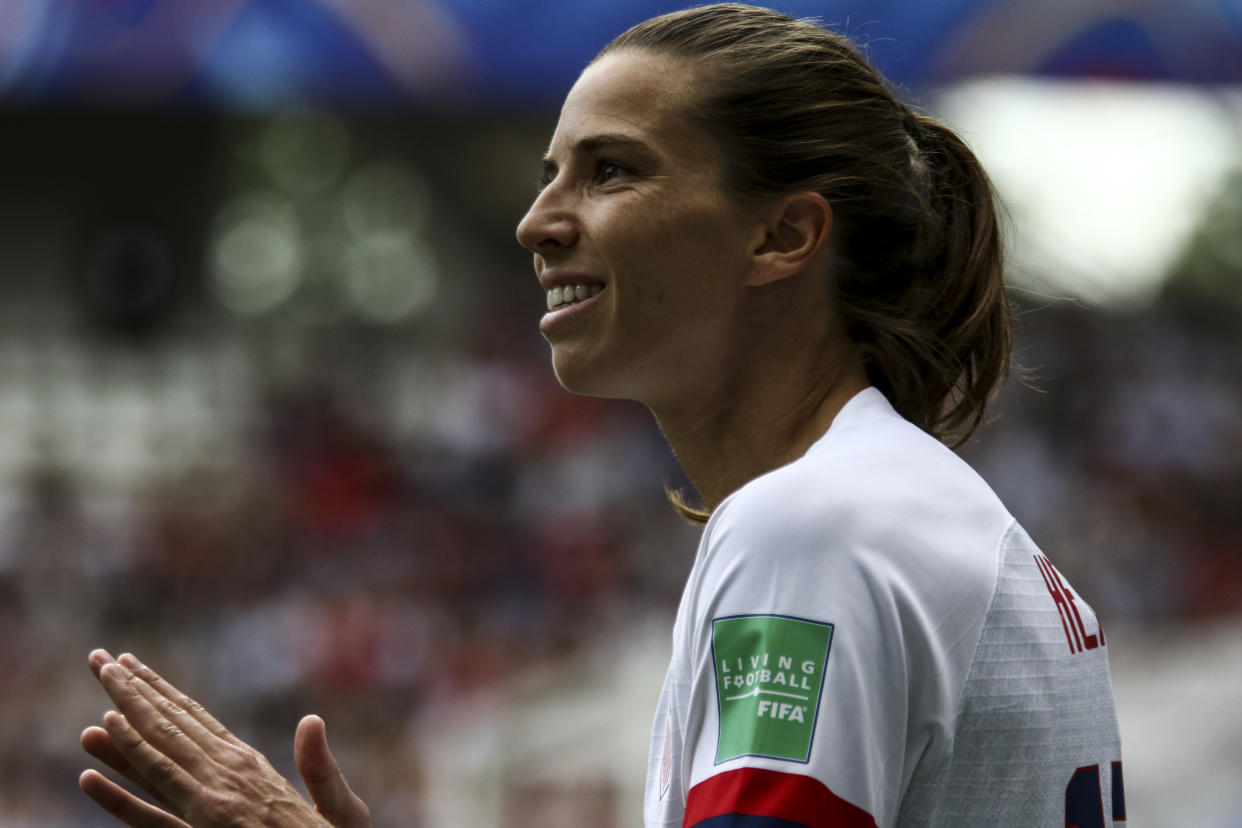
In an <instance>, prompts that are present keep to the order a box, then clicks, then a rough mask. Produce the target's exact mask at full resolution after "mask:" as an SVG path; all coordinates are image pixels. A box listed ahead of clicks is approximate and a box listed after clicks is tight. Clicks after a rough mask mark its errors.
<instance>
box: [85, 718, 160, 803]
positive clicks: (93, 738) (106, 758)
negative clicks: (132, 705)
mask: <svg viewBox="0 0 1242 828" xmlns="http://www.w3.org/2000/svg"><path fill="white" fill-rule="evenodd" d="M81 742H82V748H83V750H85V751H86V752H87V753H89V754H90V755H91V756H94V757H95V758H96V759H98V760H99V761H101V762H103V763H104V764H105V765H107V766H108V767H110V768H112V769H113V770H114V771H116V772H117V773H119V774H121V775H122V776H124V777H125V778H126V779H128V780H129V781H130V782H133V783H134V784H135V785H137V786H138V787H140V788H142V789H143V790H144V791H146V792H147V793H148V794H150V795H151V796H152V797H154V798H155V799H156V801H158V802H159V803H160V804H161V805H163V806H164V807H165V808H167V809H168V810H174V808H173V807H172V804H171V803H170V802H168V800H167V799H165V798H164V797H163V795H162V794H160V792H159V791H157V790H155V789H154V788H152V787H151V784H150V783H149V782H147V780H146V779H144V778H143V776H142V774H140V773H138V771H136V770H134V768H133V766H132V765H130V764H129V760H127V759H126V758H125V757H124V756H122V755H121V752H120V751H119V750H117V748H116V745H115V744H113V743H112V737H111V736H109V735H108V731H106V730H104V729H103V728H102V727H88V728H87V729H86V730H83V731H82V737H81Z"/></svg>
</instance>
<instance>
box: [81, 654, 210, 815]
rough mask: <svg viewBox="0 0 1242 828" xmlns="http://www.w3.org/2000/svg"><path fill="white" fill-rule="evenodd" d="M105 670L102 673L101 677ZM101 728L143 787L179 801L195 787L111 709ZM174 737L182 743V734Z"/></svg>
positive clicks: (165, 757) (164, 753)
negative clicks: (139, 778) (138, 775)
mask: <svg viewBox="0 0 1242 828" xmlns="http://www.w3.org/2000/svg"><path fill="white" fill-rule="evenodd" d="M108 672H109V671H108V670H107V669H105V670H104V674H105V676H106V675H107V673H108ZM104 727H105V728H106V729H107V732H108V736H109V737H110V738H111V739H112V743H113V744H114V745H116V749H117V750H118V751H119V752H120V754H121V756H123V757H124V758H125V760H126V761H127V762H129V764H130V766H131V767H132V768H133V769H134V770H135V771H136V772H137V773H139V774H141V775H142V778H143V779H144V780H145V784H146V785H149V786H150V787H152V788H154V789H155V790H156V791H158V792H159V793H161V794H163V795H164V796H167V797H168V799H169V800H170V801H173V802H177V801H183V800H185V799H186V798H187V796H188V795H189V794H191V793H192V792H193V791H194V790H195V789H196V788H197V784H196V783H195V780H194V778H193V777H192V776H190V774H189V773H187V772H186V771H185V769H184V768H182V767H181V765H179V764H178V763H177V762H176V761H174V759H173V758H172V757H171V756H170V755H169V754H168V752H166V751H165V750H161V749H160V748H157V747H156V746H154V745H152V744H151V743H150V742H148V741H147V740H146V739H145V738H143V735H142V732H140V730H139V729H138V728H136V727H135V726H133V725H131V724H130V723H129V721H127V720H126V717H125V716H122V715H121V714H120V713H117V712H116V711H115V710H109V711H108V712H107V713H105V714H104ZM177 738H180V739H182V740H185V736H184V735H183V734H178V735H177Z"/></svg>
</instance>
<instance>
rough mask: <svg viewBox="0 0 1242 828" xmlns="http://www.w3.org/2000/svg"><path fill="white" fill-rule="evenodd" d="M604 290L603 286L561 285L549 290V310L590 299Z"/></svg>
mask: <svg viewBox="0 0 1242 828" xmlns="http://www.w3.org/2000/svg"><path fill="white" fill-rule="evenodd" d="M603 289H604V286H603V285H584V284H577V285H560V286H557V287H554V288H549V289H548V310H553V309H554V308H558V307H560V306H561V305H572V304H574V303H575V302H581V301H583V300H584V299H590V298H591V297H592V296H595V295H596V294H598V293H599V292H600V291H602V290H603Z"/></svg>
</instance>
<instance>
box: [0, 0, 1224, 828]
mask: <svg viewBox="0 0 1242 828" xmlns="http://www.w3.org/2000/svg"><path fill="white" fill-rule="evenodd" d="M777 5H778V6H779V7H780V8H782V9H783V10H786V11H790V12H792V13H795V14H800V15H819V16H821V17H823V19H825V20H826V21H828V22H830V23H834V24H838V25H839V26H840V27H841V28H843V29H844V30H845V31H846V32H847V33H849V34H850V35H851V36H853V37H855V38H857V39H859V40H861V41H864V42H866V43H867V44H868V49H869V53H870V54H871V56H872V58H873V59H874V60H875V61H876V62H877V63H878V64H879V65H880V67H881V68H882V69H883V70H884V71H885V72H886V73H888V74H889V75H890V77H892V78H894V79H895V80H896V81H897V82H898V83H900V84H902V85H903V86H904V88H905V89H906V90H907V91H908V92H909V93H910V95H911V96H912V97H913V98H914V99H915V100H916V101H918V102H920V103H921V104H922V105H924V106H926V107H927V108H928V109H930V110H932V111H934V112H939V113H941V114H942V115H944V116H945V117H947V118H949V119H950V120H951V121H953V122H954V123H955V124H957V125H958V126H959V127H960V128H961V129H962V130H963V131H964V133H965V134H966V136H967V138H968V139H969V140H971V142H972V144H974V145H975V146H976V148H977V149H978V151H979V152H980V153H981V155H982V156H983V157H984V160H985V163H987V164H988V166H989V168H990V169H992V171H993V174H994V177H995V178H996V180H997V184H998V186H999V187H1000V189H1001V192H1002V195H1003V197H1004V198H1005V200H1006V203H1007V206H1008V209H1009V212H1010V216H1011V225H1012V243H1013V248H1014V251H1015V255H1014V263H1013V268H1012V273H1011V278H1012V281H1013V284H1014V285H1015V289H1016V291H1017V296H1018V297H1019V300H1020V309H1021V314H1020V329H1019V334H1018V358H1019V361H1020V363H1021V364H1022V365H1023V366H1024V367H1025V369H1026V377H1025V380H1024V381H1014V382H1011V383H1010V386H1009V388H1008V390H1007V391H1006V393H1005V395H1004V396H1003V398H1002V400H1001V403H1000V405H999V406H998V411H997V420H996V422H995V423H994V424H993V425H992V426H991V427H990V428H989V429H988V430H986V431H985V432H984V433H983V434H982V435H981V436H980V437H978V438H977V439H976V440H975V441H974V442H973V443H972V444H971V445H970V446H969V447H968V448H967V449H966V450H965V454H966V456H967V458H968V459H969V460H970V461H971V462H972V463H973V464H975V466H976V467H977V468H978V469H979V470H980V471H981V472H982V473H983V474H984V476H985V477H987V478H988V480H989V481H990V482H991V483H992V484H993V485H994V486H995V488H996V489H997V490H998V491H999V492H1000V493H1001V495H1002V497H1003V498H1005V500H1006V501H1007V502H1008V503H1009V505H1010V506H1011V509H1012V510H1013V511H1014V512H1015V514H1016V515H1017V516H1018V517H1019V518H1020V519H1021V520H1022V521H1023V522H1024V524H1025V525H1026V526H1027V527H1028V528H1029V529H1030V531H1031V533H1032V535H1033V536H1034V537H1035V538H1036V539H1037V540H1038V541H1039V542H1040V543H1041V544H1042V545H1043V547H1044V548H1045V550H1046V551H1047V552H1048V554H1049V555H1050V557H1052V559H1053V560H1054V561H1055V562H1056V563H1057V564H1058V565H1059V566H1060V567H1061V568H1062V569H1063V570H1064V571H1065V572H1066V573H1067V574H1068V575H1069V576H1070V577H1071V578H1072V579H1073V580H1074V582H1075V583H1076V584H1077V585H1078V586H1079V588H1080V591H1081V592H1082V594H1083V596H1084V597H1085V598H1086V599H1087V600H1088V601H1090V602H1091V603H1092V604H1093V606H1094V607H1095V608H1096V609H1097V610H1098V611H1099V613H1100V614H1101V616H1102V617H1103V618H1104V619H1105V623H1106V630H1107V634H1108V641H1109V646H1110V649H1111V659H1112V663H1113V669H1114V675H1115V683H1116V690H1117V697H1118V703H1119V708H1120V714H1121V726H1122V734H1123V740H1124V747H1125V761H1126V778H1127V795H1128V799H1129V803H1130V814H1131V818H1130V820H1129V822H1128V824H1131V825H1136V826H1139V828H1155V826H1163V825H1174V824H1178V825H1196V826H1208V827H1209V828H1211V827H1212V826H1236V825H1240V824H1242V795H1240V794H1239V793H1238V791H1237V789H1236V779H1237V777H1238V773H1239V770H1242V713H1239V712H1238V704H1237V703H1238V700H1239V695H1238V694H1239V688H1240V687H1242V509H1239V505H1240V503H1239V501H1240V497H1239V495H1240V493H1242V382H1240V381H1239V380H1240V378H1242V324H1240V320H1242V233H1240V232H1239V230H1240V229H1242V150H1240V149H1239V147H1242V91H1240V87H1239V86H1238V84H1239V83H1242V3H1239V2H1236V0H1180V1H1178V2H1172V1H1169V2H1161V0H1149V2H1121V1H1120V0H1116V1H1115V2H1110V1H1109V0H1096V2H1092V3H1081V2H1068V1H1064V2H1062V1H1060V0H1058V1H1057V2H1053V0H1042V1H1041V2H1025V1H1024V0H944V2H925V3H918V4H911V3H899V2H896V1H895V0H876V2H864V1H863V0H855V2H843V1H840V0H838V1H836V2H834V1H833V0H824V2H819V3H815V2H787V3H780V4H777ZM672 7H673V4H669V3H664V2H655V0H644V2H627V3H621V2H615V3H606V2H602V0H601V2H587V3H584V2H571V1H570V0H556V1H555V2H535V1H534V0H503V1H502V0H494V2H487V0H476V1H475V2H470V0H417V2H405V3H394V2H387V1H386V0H365V1H363V0H353V2H350V3H348V4H347V3H345V2H344V0H319V2H310V0H307V1H306V2H298V1H297V0H217V2H210V3H207V2H204V3H193V4H190V3H185V4H181V3H172V2H165V3H160V2H158V0H100V1H99V2H91V3H80V2H71V0H43V1H42V2H41V1H40V0H0V631H2V634H0V674H2V675H3V680H2V683H0V825H3V826H10V827H12V828H16V827H17V826H40V828H43V827H44V826H88V825H107V824H112V823H111V822H110V821H109V819H108V818H106V817H105V816H104V815H102V814H97V813H95V811H94V810H93V806H92V805H91V804H90V803H89V802H88V801H86V799H85V798H84V797H83V796H82V795H81V794H80V793H78V791H77V790H76V776H77V774H78V772H79V770H80V769H81V768H82V767H83V766H84V764H85V762H84V757H83V756H82V755H81V753H80V750H79V749H78V747H77V744H76V742H77V734H78V732H79V731H80V730H81V728H82V727H84V726H86V725H87V724H91V723H93V722H95V721H97V719H98V716H99V715H100V714H101V713H102V711H103V708H104V704H103V696H102V694H101V693H100V692H99V691H98V690H97V688H96V687H95V686H94V684H93V682H92V681H91V680H90V677H89V674H88V673H87V671H86V667H85V656H86V653H87V652H88V650H89V649H90V648H92V647H95V646H106V647H109V648H110V649H112V650H113V652H121V651H124V650H133V651H135V652H137V653H139V654H140V655H142V656H143V657H144V658H145V659H147V660H148V661H149V662H150V663H152V664H153V665H155V666H156V667H157V668H158V669H162V671H163V672H164V673H165V674H167V675H168V676H169V677H170V678H172V679H173V680H174V681H175V682H177V683H179V684H180V685H182V686H183V687H184V688H186V689H188V690H190V691H191V692H193V693H195V694H196V695H197V696H198V697H199V698H200V700H202V701H203V702H204V703H205V704H206V705H207V706H208V708H209V709H212V710H213V711H215V712H216V713H217V714H218V715H219V716H220V718H222V719H223V720H224V721H225V722H226V723H228V724H230V725H231V726H232V727H233V728H234V729H235V730H236V731H237V732H238V733H240V734H241V735H243V736H244V737H245V738H247V739H248V740H250V741H252V743H254V744H255V745H256V746H258V747H260V748H262V749H263V750H264V751H265V752H266V753H267V754H268V755H269V756H270V757H272V758H273V760H274V761H275V762H276V763H277V764H278V765H279V766H280V767H282V768H283V769H285V770H286V771H288V772H290V773H292V769H291V758H290V750H291V737H292V732H293V726H294V724H295V722H296V720H297V718H298V717H299V716H300V715H301V714H303V713H306V712H311V711H314V712H318V713H320V714H321V715H323V716H324V717H325V718H326V719H327V721H328V724H329V730H330V735H331V739H332V741H333V744H334V745H335V747H336V748H337V750H338V753H339V755H340V758H341V760H342V764H343V765H344V767H345V768H346V772H347V774H348V775H349V777H350V778H351V779H352V780H353V781H354V783H355V787H356V788H357V789H358V790H359V791H360V792H362V793H363V794H364V796H365V797H366V798H367V799H368V801H369V802H370V804H371V805H372V808H373V810H374V812H375V815H376V825H377V826H388V825H394V826H395V825H402V826H409V825H427V826H440V825H459V824H470V825H475V826H482V825H491V824H495V825H499V824H505V825H510V826H512V825H518V826H523V825H543V826H560V825H566V826H568V825H582V824H589V825H595V826H611V825H626V824H636V822H637V820H638V809H639V797H640V789H641V784H642V774H643V765H644V754H645V746H646V739H647V729H648V726H649V719H650V715H651V712H650V711H651V710H652V709H653V706H654V702H655V698H656V695H657V693H658V687H659V682H660V678H661V676H662V672H663V668H664V663H665V659H666V657H667V639H668V626H669V622H670V619H671V614H672V611H673V608H674V606H675V602H676V599H677V596H678V593H679V588H680V584H681V581H682V579H683V578H684V576H685V573H686V571H687V569H688V567H689V563H690V560H691V557H692V555H693V550H694V543H695V532H694V531H693V530H692V529H691V528H689V527H687V526H685V525H683V524H681V523H680V522H679V521H678V520H677V519H676V518H675V517H674V515H673V514H672V512H671V510H670V509H668V508H667V507H666V506H665V505H664V504H663V502H662V492H661V490H662V486H663V484H665V483H666V482H668V483H673V484H677V483H678V482H679V481H680V478H679V476H678V473H677V470H676V468H675V467H674V465H673V464H672V462H671V459H670V457H669V455H668V452H667V450H666V448H665V447H664V445H663V443H662V441H661V440H660V438H659V435H658V434H657V432H656V430H655V428H654V426H653V424H652V423H651V422H650V420H649V418H648V416H647V415H646V413H645V412H644V411H642V410H641V409H638V408H637V407H636V406H632V405H628V404H623V403H612V402H603V401H597V400H588V399H581V398H575V397H571V396H569V395H567V394H565V393H563V392H562V391H561V390H560V389H559V388H558V387H557V386H556V384H555V382H554V381H553V379H552V377H551V374H550V371H549V370H548V367H547V356H546V351H545V347H544V346H543V344H542V342H541V340H540V339H539V337H538V335H537V333H536V331H535V322H536V319H537V317H538V315H539V314H540V309H541V306H542V302H543V297H542V294H541V292H540V291H539V290H538V289H537V287H536V285H535V282H534V280H533V278H532V275H531V272H530V265H529V259H528V256H527V255H526V254H525V252H524V251H522V250H521V249H520V248H519V247H518V246H517V245H516V243H515V242H514V241H513V240H512V233H513V228H514V226H515V224H516V221H517V219H518V218H519V217H520V216H521V214H522V212H523V210H524V209H525V207H526V205H527V203H528V201H529V199H530V197H531V194H532V191H533V190H532V180H533V177H534V175H535V172H536V168H537V161H538V157H539V155H540V153H541V151H542V147H543V143H544V142H545V141H546V139H547V136H548V134H549V132H550V129H551V126H552V124H553V123H554V121H555V114H556V107H557V104H558V103H559V100H560V98H561V96H562V95H563V94H564V92H565V90H566V89H567V88H568V86H569V85H570V84H571V83H572V80H573V78H574V76H575V75H576V73H577V72H578V71H579V70H580V68H581V66H582V65H583V64H584V62H585V61H586V60H588V59H589V57H590V55H591V54H592V53H593V52H594V51H595V50H596V49H597V48H598V47H599V46H600V45H602V44H603V43H604V42H605V41H606V40H607V39H608V38H609V37H610V36H611V35H613V34H615V33H616V32H618V31H620V30H621V29H622V28H624V27H625V26H626V25H628V24H629V23H632V22H634V21H636V20H638V19H641V18H643V17H646V16H649V15H650V14H653V13H656V12H659V11H662V10H667V9H669V8H672ZM502 813H503V814H507V815H508V816H507V817H506V818H505V819H504V820H503V821H502V820H501V818H500V814H502Z"/></svg>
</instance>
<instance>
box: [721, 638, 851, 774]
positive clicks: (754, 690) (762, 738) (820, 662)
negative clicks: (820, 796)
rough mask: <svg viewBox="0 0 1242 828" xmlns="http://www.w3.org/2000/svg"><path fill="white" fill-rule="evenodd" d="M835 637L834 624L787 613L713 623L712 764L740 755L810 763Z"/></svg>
mask: <svg viewBox="0 0 1242 828" xmlns="http://www.w3.org/2000/svg"><path fill="white" fill-rule="evenodd" d="M832 632H833V625H832V624H825V623H821V622H818V621H807V620H805V619H802V618H791V617H789V616H784V615H736V616H732V617H728V618H717V619H715V620H713V621H712V654H713V658H714V662H715V667H716V698H717V699H718V701H719V704H720V739H719V741H718V742H717V747H716V762H717V764H719V763H720V762H725V761H727V760H729V759H734V758H736V757H738V756H767V757H771V758H773V759H789V760H791V761H794V762H806V761H807V760H809V759H810V756H811V740H812V739H813V737H814V736H815V721H816V718H817V716H818V713H819V698H820V691H821V690H822V689H823V682H824V672H825V669H826V668H827V665H828V650H829V647H830V646H831V645H832Z"/></svg>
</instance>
